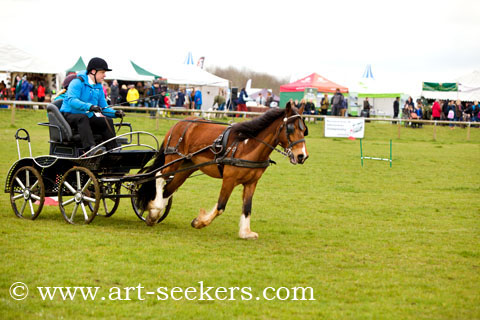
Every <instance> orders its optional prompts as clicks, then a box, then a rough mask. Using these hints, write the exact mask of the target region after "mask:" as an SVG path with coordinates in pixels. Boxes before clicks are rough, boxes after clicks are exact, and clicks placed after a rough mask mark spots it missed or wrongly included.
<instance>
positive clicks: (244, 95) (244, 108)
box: [237, 88, 248, 117]
mask: <svg viewBox="0 0 480 320" xmlns="http://www.w3.org/2000/svg"><path fill="white" fill-rule="evenodd" d="M246 98H248V94H247V91H245V88H242V90H241V91H240V96H239V97H238V104H237V111H248V109H247V105H246V100H245V99H246ZM239 116H240V115H238V114H237V117H239Z"/></svg>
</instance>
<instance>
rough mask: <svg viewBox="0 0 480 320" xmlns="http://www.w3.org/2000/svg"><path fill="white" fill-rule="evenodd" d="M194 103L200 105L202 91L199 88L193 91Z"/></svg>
mask: <svg viewBox="0 0 480 320" xmlns="http://www.w3.org/2000/svg"><path fill="white" fill-rule="evenodd" d="M195 105H199V106H201V105H202V92H201V91H200V90H197V92H195Z"/></svg>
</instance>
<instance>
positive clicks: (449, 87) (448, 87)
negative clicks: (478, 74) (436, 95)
mask: <svg viewBox="0 0 480 320" xmlns="http://www.w3.org/2000/svg"><path fill="white" fill-rule="evenodd" d="M422 90H423V91H458V83H456V82H444V83H441V82H423V83H422Z"/></svg>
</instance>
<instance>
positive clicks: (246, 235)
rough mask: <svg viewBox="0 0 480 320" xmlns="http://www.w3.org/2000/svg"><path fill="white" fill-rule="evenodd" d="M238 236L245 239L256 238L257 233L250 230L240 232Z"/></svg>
mask: <svg viewBox="0 0 480 320" xmlns="http://www.w3.org/2000/svg"><path fill="white" fill-rule="evenodd" d="M239 236H240V238H241V239H245V240H256V239H258V233H256V232H253V231H250V232H248V233H240V234H239Z"/></svg>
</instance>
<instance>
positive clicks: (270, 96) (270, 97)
mask: <svg viewBox="0 0 480 320" xmlns="http://www.w3.org/2000/svg"><path fill="white" fill-rule="evenodd" d="M272 102H273V97H272V93H271V92H270V91H268V92H267V101H266V102H265V106H266V107H271V106H272Z"/></svg>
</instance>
